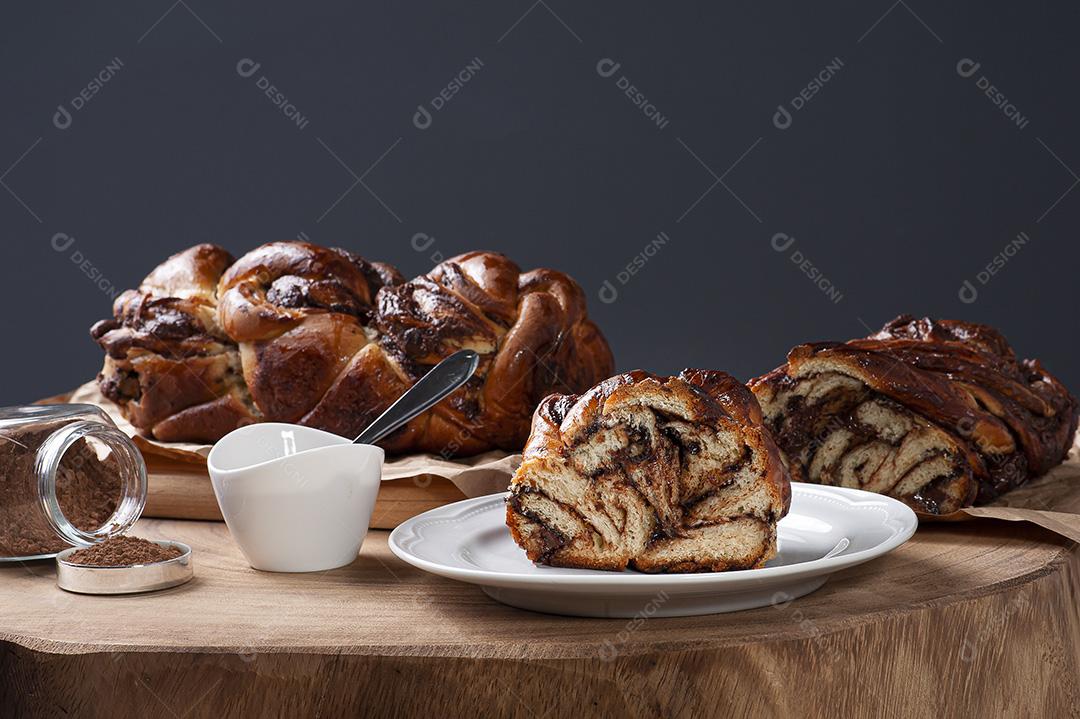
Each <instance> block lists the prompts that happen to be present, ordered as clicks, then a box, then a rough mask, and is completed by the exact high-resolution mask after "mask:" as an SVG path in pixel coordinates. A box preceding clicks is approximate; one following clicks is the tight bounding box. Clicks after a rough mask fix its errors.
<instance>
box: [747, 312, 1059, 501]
mask: <svg viewBox="0 0 1080 719" xmlns="http://www.w3.org/2000/svg"><path fill="white" fill-rule="evenodd" d="M845 377H846V378H850V379H851V380H853V381H854V382H855V384H851V383H845V382H846V381H845V380H843V379H842V378H845ZM826 381H830V382H833V383H834V384H835V385H836V387H835V388H834V389H833V390H832V395H831V396H826V397H825V399H820V398H819V399H817V400H815V401H813V402H811V401H809V400H808V399H807V397H809V396H811V394H808V392H809V393H812V392H813V389H812V385H813V384H814V383H822V384H821V386H822V387H824V386H825V385H824V384H823V383H824V382H826ZM750 386H751V388H752V389H753V391H754V392H755V394H757V396H758V399H759V400H760V401H761V403H762V405H763V406H764V407H765V408H766V414H767V417H768V423H769V426H770V427H771V428H772V430H773V431H774V434H775V435H776V437H777V440H778V442H779V444H780V446H781V448H782V449H783V450H784V453H785V455H786V456H787V458H788V460H789V461H790V462H791V463H792V467H791V470H792V475H793V476H795V477H796V478H798V479H803V480H807V481H816V480H817V479H819V478H820V476H818V477H816V476H815V472H816V473H817V474H818V475H820V471H819V470H821V469H822V462H820V461H819V462H818V463H817V464H815V463H814V457H815V456H816V454H817V452H818V450H820V449H821V448H822V446H824V445H826V444H827V442H828V437H829V436H830V435H833V434H836V433H839V432H846V433H849V434H852V435H854V436H857V437H859V438H860V439H859V441H858V442H849V443H848V445H849V446H848V450H850V451H866V450H865V449H864V448H865V447H867V446H868V445H871V444H874V443H878V444H881V443H883V442H885V440H884V439H883V438H882V437H881V433H880V432H876V431H874V430H873V428H868V427H867V426H866V424H865V423H864V422H862V421H861V420H859V419H858V418H857V417H855V416H854V414H853V413H854V412H855V411H856V408H858V407H864V408H865V404H866V403H873V404H875V405H876V407H877V410H876V411H877V412H878V413H879V414H881V413H885V414H888V415H889V416H890V417H891V418H892V421H893V424H894V426H896V427H900V426H901V425H902V426H903V428H906V431H918V432H920V433H922V434H924V435H925V436H926V437H928V438H929V437H930V436H931V435H933V436H934V437H936V439H934V440H933V441H931V440H930V439H927V440H926V441H927V443H928V445H929V446H931V447H933V448H934V451H936V452H937V454H938V455H940V458H939V457H938V456H931V454H929V453H928V455H927V458H926V460H925V461H938V462H939V464H940V465H941V467H942V469H944V468H945V466H946V465H948V467H949V468H950V470H951V471H950V473H949V474H948V476H946V475H942V476H937V477H936V478H935V479H934V480H933V486H931V487H929V491H923V489H922V488H916V489H915V490H914V491H912V485H911V483H910V482H908V483H904V482H902V481H900V480H902V479H903V477H897V478H895V479H896V480H897V481H896V482H893V483H890V482H888V481H886V479H887V478H886V477H885V476H884V475H885V474H886V473H885V472H878V473H877V474H878V476H877V477H875V478H874V484H875V485H880V486H881V487H884V488H886V490H887V491H888V492H889V493H891V494H894V495H895V496H898V497H899V498H901V499H903V500H904V501H906V502H908V503H909V504H911V505H912V506H913V507H915V508H916V509H919V510H920V511H924V512H928V513H941V514H946V513H950V512H952V511H955V510H956V509H958V508H959V507H962V506H965V505H969V504H971V503H972V502H976V501H977V502H986V501H990V500H992V499H994V498H996V497H997V496H999V495H1000V494H1001V493H1003V492H1006V491H1008V490H1009V489H1012V488H1013V487H1016V486H1018V485H1019V484H1021V483H1023V482H1025V481H1027V479H1028V478H1030V477H1033V476H1037V475H1039V474H1042V473H1044V472H1046V471H1047V470H1048V469H1050V468H1051V467H1053V466H1054V465H1056V464H1058V463H1059V462H1061V461H1062V459H1063V458H1064V457H1065V454H1066V453H1067V452H1068V448H1069V447H1070V446H1071V442H1072V436H1073V433H1074V432H1075V431H1076V410H1077V405H1076V401H1075V400H1074V399H1073V398H1072V396H1071V395H1070V394H1069V393H1068V391H1067V390H1066V389H1065V387H1064V386H1063V385H1062V384H1061V383H1060V382H1058V380H1056V379H1055V378H1054V377H1053V376H1051V375H1050V374H1049V373H1047V372H1046V371H1045V370H1044V369H1043V368H1042V366H1041V365H1040V364H1039V363H1038V361H1036V360H1024V361H1018V360H1017V358H1016V355H1015V354H1014V352H1013V350H1012V348H1011V347H1010V346H1009V344H1008V343H1007V342H1006V340H1005V338H1004V337H1003V336H1002V335H1001V333H1000V332H998V331H997V330H995V329H993V328H992V327H988V326H986V325H978V324H974V323H967V322H960V321H955V320H937V321H935V320H931V319H929V318H923V319H915V318H913V317H910V316H901V317H898V318H896V319H895V320H893V321H891V322H889V323H888V324H886V325H885V327H884V328H883V329H882V330H881V331H880V332H877V333H874V334H872V335H871V336H869V337H867V338H865V339H857V340H852V341H850V342H846V343H842V344H841V343H816V344H805V345H799V346H797V347H795V348H794V349H792V350H791V352H790V353H789V354H788V362H787V364H785V365H783V366H781V367H779V368H778V369H776V370H774V371H773V372H770V373H769V374H766V375H763V376H762V377H759V378H757V379H755V380H752V381H751V382H750ZM822 391H823V392H824V390H822ZM865 416H866V415H865V414H864V417H865ZM897 431H899V430H897ZM902 441H903V437H897V438H895V439H894V440H893V441H892V443H893V444H894V445H897V446H899V443H901V442H902ZM848 450H845V452H844V453H841V454H839V455H838V457H839V458H838V459H837V461H838V462H840V463H842V462H843V456H844V454H845V453H846V452H847V451H848ZM825 474H826V475H828V474H829V473H828V472H826V473H825ZM857 474H859V476H860V477H862V478H863V479H867V476H866V474H865V473H857ZM851 476H852V475H851V474H850V473H849V479H850V478H851ZM928 476H929V473H928ZM837 477H838V475H836V476H833V479H836V478H837ZM860 481H861V480H860ZM890 487H891V489H889V488H890Z"/></svg>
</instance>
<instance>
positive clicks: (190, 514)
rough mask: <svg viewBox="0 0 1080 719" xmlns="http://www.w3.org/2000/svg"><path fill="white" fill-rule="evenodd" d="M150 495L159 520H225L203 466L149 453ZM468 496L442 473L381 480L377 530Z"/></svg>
mask: <svg viewBox="0 0 1080 719" xmlns="http://www.w3.org/2000/svg"><path fill="white" fill-rule="evenodd" d="M146 471H147V485H148V486H147V497H146V509H145V510H144V511H143V515H144V516H147V517H160V518H169V519H175V518H182V519H210V520H217V521H221V510H220V509H218V503H217V498H216V497H215V496H214V488H213V486H212V485H211V484H210V475H209V474H208V473H207V471H206V468H205V467H200V466H199V465H193V464H192V463H190V462H178V461H176V460H170V459H167V458H164V457H160V456H156V455H146ZM462 499H465V495H464V494H462V493H461V490H459V489H458V488H457V487H455V486H454V484H453V483H452V482H451V481H450V480H447V479H443V478H442V477H436V476H434V475H422V476H421V477H418V478H414V479H393V480H389V481H386V482H383V483H382V485H381V486H380V487H379V496H378V499H377V500H376V501H375V510H374V511H373V512H372V514H371V526H372V528H375V529H393V528H394V527H396V526H397V525H398V524H400V523H401V522H404V521H405V520H406V519H408V518H409V517H414V516H416V515H417V514H420V513H421V512H426V511H428V510H429V509H434V508H435V507H441V506H442V505H444V504H449V503H450V502H457V501H459V500H462Z"/></svg>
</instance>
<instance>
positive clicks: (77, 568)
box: [56, 534, 194, 594]
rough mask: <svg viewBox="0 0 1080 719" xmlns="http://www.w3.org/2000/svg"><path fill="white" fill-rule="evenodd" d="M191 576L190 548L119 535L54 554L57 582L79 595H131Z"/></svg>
mask: <svg viewBox="0 0 1080 719" xmlns="http://www.w3.org/2000/svg"><path fill="white" fill-rule="evenodd" d="M192 576H194V568H193V566H192V564H191V547H189V546H188V545H186V544H183V543H181V542H172V541H167V540H159V541H150V540H148V539H141V538H139V537H130V536H127V535H125V534H119V535H116V536H113V537H109V538H108V539H106V540H105V541H103V542H100V543H98V544H94V545H92V546H89V547H83V548H78V547H72V548H71V549H65V550H64V551H62V552H60V553H59V554H57V555H56V585H57V586H58V587H60V588H61V589H65V590H67V591H69V592H76V593H78V594H134V593H136V592H154V591H157V590H159V589H168V588H170V587H175V586H178V585H180V584H183V583H184V582H187V581H188V580H190V579H191V578H192Z"/></svg>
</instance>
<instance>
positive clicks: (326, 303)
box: [91, 242, 613, 456]
mask: <svg viewBox="0 0 1080 719" xmlns="http://www.w3.org/2000/svg"><path fill="white" fill-rule="evenodd" d="M91 334H92V335H93V337H94V338H95V339H96V340H97V341H98V343H99V344H100V345H101V346H102V347H103V348H104V349H105V351H106V354H107V357H106V360H105V366H104V368H103V370H102V372H101V375H100V378H99V382H100V386H101V389H102V391H103V392H104V394H105V395H106V396H107V397H109V398H110V399H112V400H113V401H115V402H117V403H118V404H119V405H120V407H121V408H122V410H123V411H124V413H125V415H126V416H127V417H128V419H129V420H130V421H131V422H132V424H134V425H135V426H136V427H138V428H139V430H140V431H142V432H144V433H145V434H147V435H150V436H153V437H155V438H157V439H160V440H164V441H202V442H212V441H215V440H217V439H219V438H220V437H222V436H223V435H224V434H226V433H227V432H229V431H230V430H232V429H234V428H236V427H238V426H240V425H242V424H246V423H250V422H255V421H280V422H296V423H300V424H305V425H309V426H313V427H318V428H320V429H325V430H328V431H331V432H336V433H338V434H341V435H344V436H354V435H356V434H358V433H359V432H360V430H362V429H363V428H364V427H366V426H367V424H368V423H369V422H370V421H371V420H373V419H374V418H375V417H376V416H378V414H379V413H381V412H382V411H383V410H384V409H386V408H387V407H388V406H389V405H390V403H391V402H393V401H394V400H395V399H396V398H397V397H398V396H400V395H401V394H402V393H403V392H404V391H405V390H406V389H408V388H409V387H410V386H411V385H412V384H413V383H415V382H416V381H417V380H418V379H419V378H420V377H422V376H423V375H424V374H425V373H426V372H427V371H428V370H429V369H430V368H431V367H432V366H434V365H435V364H436V363H438V362H439V361H440V360H441V359H442V358H444V357H446V356H447V355H449V354H451V353H453V352H455V351H457V350H459V349H463V348H468V349H473V350H475V351H477V352H478V353H479V354H480V357H481V361H480V366H479V369H478V370H477V373H476V375H475V376H474V377H473V379H472V380H470V382H469V383H468V384H467V385H466V386H465V387H463V388H462V389H460V390H459V391H458V392H456V393H454V394H453V395H452V396H451V397H449V398H448V399H447V400H445V401H444V402H443V403H441V404H440V405H438V406H437V407H436V408H435V409H433V410H431V411H429V412H427V413H425V414H424V415H422V416H421V417H419V418H417V419H416V420H414V421H413V422H410V423H409V424H408V425H407V426H406V427H404V428H402V429H401V430H399V431H398V432H397V433H395V434H394V435H392V436H391V437H390V438H388V439H387V440H386V441H385V442H383V445H384V446H385V447H386V448H387V449H388V450H390V451H397V452H405V451H430V452H439V453H443V454H445V455H447V456H451V455H466V454H474V453H476V452H481V451H485V450H488V449H492V448H502V449H509V450H515V449H520V447H521V445H522V443H523V442H524V441H525V438H526V436H527V434H528V426H529V424H528V423H529V417H530V415H531V413H532V410H533V408H534V407H535V405H536V402H537V401H539V399H540V398H541V397H543V396H544V395H546V394H548V393H550V392H553V391H564V392H573V391H581V390H584V389H586V388H588V387H589V386H591V385H592V384H593V383H594V382H596V381H597V380H599V379H601V378H603V377H606V376H607V375H609V374H610V373H611V371H612V365H613V361H612V357H611V351H610V350H609V349H608V345H607V343H606V342H605V340H604V338H603V336H602V335H601V334H600V331H599V330H598V329H597V327H596V325H594V324H593V323H592V322H591V321H590V320H589V319H588V316H587V315H586V311H585V296H584V293H583V292H582V291H581V288H580V287H579V286H578V285H577V284H576V283H575V282H574V281H573V280H572V279H570V278H569V277H567V276H566V275H564V274H562V273H559V272H555V271H554V270H533V271H532V272H526V273H522V272H521V270H520V269H519V268H518V267H517V265H515V264H514V263H513V262H512V261H510V260H509V259H508V258H506V257H505V256H503V255H500V254H497V253H493V252H471V253H468V254H465V255H461V256H459V257H454V258H452V259H450V260H447V261H446V262H444V263H442V264H440V265H439V266H437V267H436V268H435V269H433V270H432V271H431V272H429V273H428V274H427V275H423V276H421V277H418V278H416V279H414V280H411V281H409V282H405V281H404V280H403V278H402V277H401V275H400V274H399V273H398V271H397V270H396V269H394V268H393V267H390V266H389V265H384V264H380V263H375V262H368V261H366V260H364V259H362V258H360V257H357V256H356V255H353V254H351V253H349V252H346V251H345V250H341V249H330V248H324V247H319V246H317V245H313V244H310V243H306V242H274V243H270V244H268V245H263V246H262V247H259V248H257V249H255V250H253V251H252V252H249V253H248V254H247V255H245V256H243V257H241V258H240V259H239V260H236V261H234V260H233V258H232V257H231V256H230V255H229V254H228V253H227V252H226V251H225V250H222V249H221V248H218V247H214V246H212V245H198V246H196V247H192V248H191V249H189V250H186V251H184V252H181V253H179V254H177V255H174V256H173V257H171V258H169V259H168V260H167V261H166V262H164V263H163V264H162V265H160V266H159V267H158V268H157V269H156V270H154V271H153V272H152V273H151V274H150V275H149V276H148V277H147V278H146V280H144V282H143V283H142V285H141V286H140V287H139V289H137V290H128V291H127V292H125V293H124V294H123V295H121V296H120V297H119V298H117V301H116V303H115V305H114V318H113V319H110V320H104V321H102V322H99V323H97V324H96V325H95V326H94V327H93V328H92V330H91Z"/></svg>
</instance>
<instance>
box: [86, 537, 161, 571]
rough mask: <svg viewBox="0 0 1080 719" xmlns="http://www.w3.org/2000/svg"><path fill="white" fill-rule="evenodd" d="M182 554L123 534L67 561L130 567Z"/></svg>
mask: <svg viewBox="0 0 1080 719" xmlns="http://www.w3.org/2000/svg"><path fill="white" fill-rule="evenodd" d="M181 554H182V552H181V551H180V549H179V548H178V547H163V546H161V545H160V544H156V543H154V542H151V541H149V540H147V539H142V538H141V537H129V536H127V535H124V534H121V535H117V536H115V537H109V538H108V539H106V540H105V541H104V542H102V543H100V544H95V545H94V546H92V547H87V548H86V549H80V550H78V551H75V552H72V553H71V556H69V557H68V558H67V561H68V562H71V563H72V564H84V565H87V566H91V567H130V566H132V565H135V564H153V563H154V562H164V561H167V560H169V559H176V558H177V557H179V556H180V555H181Z"/></svg>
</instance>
